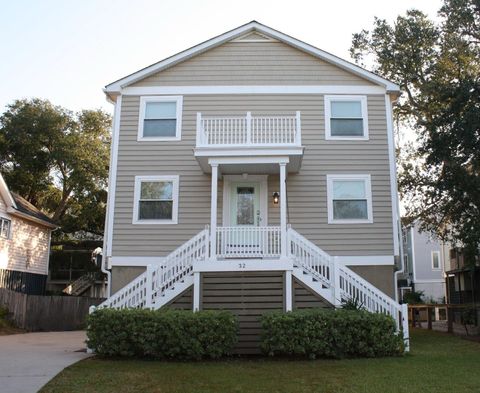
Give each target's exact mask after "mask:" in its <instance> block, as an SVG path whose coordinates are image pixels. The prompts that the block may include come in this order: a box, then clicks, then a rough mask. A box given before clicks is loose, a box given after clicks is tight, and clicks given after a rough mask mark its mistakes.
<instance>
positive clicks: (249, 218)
mask: <svg viewBox="0 0 480 393" xmlns="http://www.w3.org/2000/svg"><path fill="white" fill-rule="evenodd" d="M230 195H231V198H232V200H231V201H230V207H231V212H230V218H231V225H232V226H260V225H261V221H262V217H261V214H260V184H259V183H233V184H232V190H231V194H230Z"/></svg>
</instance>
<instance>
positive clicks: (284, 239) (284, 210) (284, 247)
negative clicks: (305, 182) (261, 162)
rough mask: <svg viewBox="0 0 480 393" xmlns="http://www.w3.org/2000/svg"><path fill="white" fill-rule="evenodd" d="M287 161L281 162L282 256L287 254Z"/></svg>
mask: <svg viewBox="0 0 480 393" xmlns="http://www.w3.org/2000/svg"><path fill="white" fill-rule="evenodd" d="M286 167H287V164H286V163H285V162H281V163H280V236H281V242H280V247H281V256H282V257H286V256H287V183H286V178H287V174H286Z"/></svg>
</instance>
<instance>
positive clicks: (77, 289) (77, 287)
mask: <svg viewBox="0 0 480 393" xmlns="http://www.w3.org/2000/svg"><path fill="white" fill-rule="evenodd" d="M95 279H96V273H94V272H93V273H86V274H84V275H83V276H81V277H79V278H78V279H76V280H75V281H73V282H72V283H70V284H69V285H67V287H66V288H65V289H64V290H63V291H62V292H63V293H65V294H67V295H71V296H81V295H82V294H83V293H84V292H85V291H87V290H88V289H89V288H90V287H91V286H92V285H93V284H94V283H95Z"/></svg>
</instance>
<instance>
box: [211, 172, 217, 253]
mask: <svg viewBox="0 0 480 393" xmlns="http://www.w3.org/2000/svg"><path fill="white" fill-rule="evenodd" d="M217 189H218V164H212V195H211V198H212V200H211V212H210V258H211V259H213V260H214V259H217Z"/></svg>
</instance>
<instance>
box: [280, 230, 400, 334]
mask: <svg viewBox="0 0 480 393" xmlns="http://www.w3.org/2000/svg"><path fill="white" fill-rule="evenodd" d="M296 248H297V249H298V248H299V249H300V255H298V254H299V253H298V252H295V251H296ZM288 251H289V253H290V256H291V257H293V259H294V260H295V261H296V262H297V263H300V264H301V267H302V268H303V269H304V270H306V271H308V272H310V273H311V274H312V275H313V276H314V277H315V278H316V279H317V280H319V281H321V282H322V284H324V285H325V286H327V287H331V288H332V292H333V297H334V303H335V304H334V305H335V306H338V305H340V304H341V302H342V301H343V300H348V299H356V300H358V301H359V302H360V303H361V305H362V307H363V308H365V310H367V311H370V312H380V313H386V314H388V315H390V316H392V317H393V319H394V320H395V322H396V324H397V328H398V329H400V327H401V318H400V315H399V313H403V308H402V305H401V304H399V303H398V302H397V301H396V300H395V299H392V298H391V297H390V296H388V295H387V294H385V293H383V292H382V291H381V290H379V289H378V288H377V287H375V286H374V285H373V284H371V283H370V282H369V281H367V280H365V279H364V278H363V277H361V276H360V275H358V274H357V273H355V272H354V271H353V270H351V269H350V268H348V267H347V266H345V265H343V264H342V263H340V262H339V261H337V258H336V257H332V256H331V255H329V254H328V253H326V252H325V251H323V250H322V249H321V248H320V247H318V246H317V245H316V244H315V243H313V242H311V241H310V240H308V239H306V238H305V237H304V236H302V235H300V234H299V233H298V232H297V231H295V230H294V229H292V228H291V227H289V228H288ZM301 253H303V255H302V254H301ZM315 253H316V254H317V256H318V257H317V258H315V257H311V255H312V254H315ZM302 256H303V258H302ZM319 260H320V261H321V263H320V264H319V263H318V261H319ZM327 264H328V265H327ZM325 266H328V269H325ZM325 273H326V274H325Z"/></svg>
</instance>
